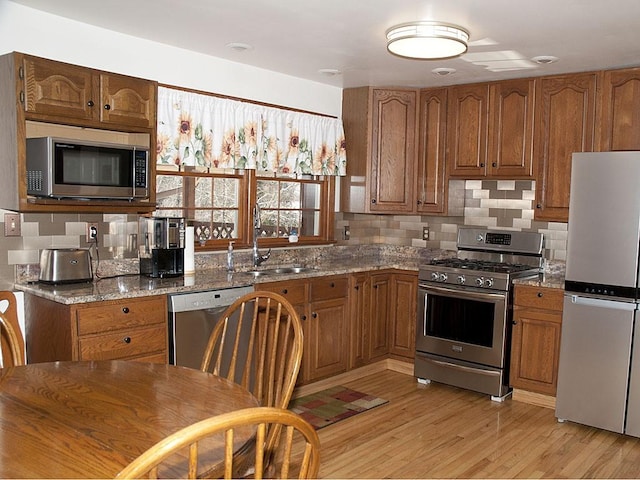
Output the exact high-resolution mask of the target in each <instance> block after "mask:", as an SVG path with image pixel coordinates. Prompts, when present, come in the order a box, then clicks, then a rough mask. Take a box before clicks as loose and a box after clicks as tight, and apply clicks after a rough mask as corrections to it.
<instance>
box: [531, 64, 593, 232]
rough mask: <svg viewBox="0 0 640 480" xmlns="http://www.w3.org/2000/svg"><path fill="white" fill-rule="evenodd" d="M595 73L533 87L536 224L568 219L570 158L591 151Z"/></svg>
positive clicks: (546, 79) (550, 79)
mask: <svg viewBox="0 0 640 480" xmlns="http://www.w3.org/2000/svg"><path fill="white" fill-rule="evenodd" d="M596 78H597V74H596V73H586V74H573V75H561V76H556V77H543V78H540V79H539V80H538V81H537V87H536V107H535V118H536V120H535V126H536V127H535V128H536V130H535V132H534V144H533V159H534V166H535V178H536V203H535V206H536V208H535V211H534V217H535V219H536V220H544V221H558V222H566V221H567V220H568V217H569V182H570V179H571V156H572V154H573V153H574V152H591V151H593V147H594V129H595V123H594V122H595V108H596Z"/></svg>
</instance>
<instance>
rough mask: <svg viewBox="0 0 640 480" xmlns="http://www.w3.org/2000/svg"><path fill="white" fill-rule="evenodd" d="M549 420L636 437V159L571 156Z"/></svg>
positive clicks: (639, 406)
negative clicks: (552, 417) (561, 307)
mask: <svg viewBox="0 0 640 480" xmlns="http://www.w3.org/2000/svg"><path fill="white" fill-rule="evenodd" d="M571 168H572V171H571V195H570V201H569V232H568V243H567V262H566V274H565V299H564V310H563V315H562V334H561V335H562V336H561V341H560V361H559V371H558V389H557V396H556V417H558V419H559V420H561V421H563V420H570V421H574V422H578V423H582V424H586V425H591V426H594V427H599V428H603V429H606V430H611V431H614V432H619V433H626V434H628V435H633V436H636V437H638V436H640V332H639V331H638V328H639V324H638V323H639V322H638V321H637V316H638V313H637V312H638V302H639V295H638V268H639V261H638V260H639V257H640V254H639V248H638V246H639V245H640V188H638V181H639V179H640V152H606V153H575V154H573V161H572V167H571Z"/></svg>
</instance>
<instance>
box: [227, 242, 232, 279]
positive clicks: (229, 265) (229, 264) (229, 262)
mask: <svg viewBox="0 0 640 480" xmlns="http://www.w3.org/2000/svg"><path fill="white" fill-rule="evenodd" d="M227 270H228V271H229V272H233V242H229V248H228V249H227Z"/></svg>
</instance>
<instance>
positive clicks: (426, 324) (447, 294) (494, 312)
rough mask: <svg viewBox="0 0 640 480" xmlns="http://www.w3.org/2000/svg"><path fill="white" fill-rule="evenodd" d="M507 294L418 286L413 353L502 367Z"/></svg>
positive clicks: (505, 332)
mask: <svg viewBox="0 0 640 480" xmlns="http://www.w3.org/2000/svg"><path fill="white" fill-rule="evenodd" d="M507 296H508V294H507V292H495V291H491V292H488V291H483V290H480V289H473V288H469V287H463V288H456V287H446V286H441V285H437V286H436V285H429V284H420V285H419V288H418V319H417V320H418V321H417V329H416V350H417V351H418V352H423V353H430V354H434V355H439V356H443V357H448V358H453V359H457V360H463V361H466V362H472V363H477V364H482V365H488V366H493V367H497V368H503V367H505V361H506V359H505V356H506V348H505V347H506V345H505V341H506V340H507V338H508V337H507V327H508V324H507V313H508V308H507Z"/></svg>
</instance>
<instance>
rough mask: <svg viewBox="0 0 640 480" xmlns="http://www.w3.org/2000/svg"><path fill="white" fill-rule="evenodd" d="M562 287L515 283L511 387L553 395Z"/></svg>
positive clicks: (557, 357)
mask: <svg viewBox="0 0 640 480" xmlns="http://www.w3.org/2000/svg"><path fill="white" fill-rule="evenodd" d="M562 301H563V291H562V290H560V289H552V288H544V287H532V286H524V285H516V287H515V299H514V315H513V322H514V325H513V339H512V346H511V373H510V384H511V386H512V387H513V388H520V389H523V390H527V391H531V392H535V393H540V394H544V395H551V396H555V394H556V388H557V381H558V361H559V357H560V333H561V327H562Z"/></svg>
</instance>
